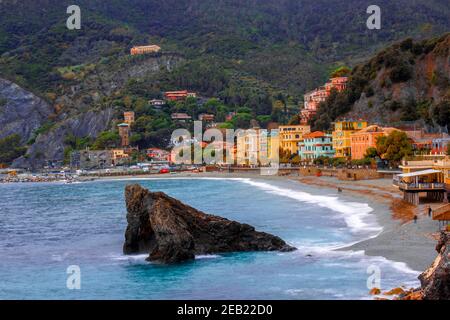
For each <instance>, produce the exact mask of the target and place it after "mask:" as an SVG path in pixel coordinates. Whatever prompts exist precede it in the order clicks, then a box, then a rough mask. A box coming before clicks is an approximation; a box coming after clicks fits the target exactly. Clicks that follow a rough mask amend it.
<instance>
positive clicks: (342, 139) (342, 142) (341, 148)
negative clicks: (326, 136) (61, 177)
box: [333, 120, 367, 158]
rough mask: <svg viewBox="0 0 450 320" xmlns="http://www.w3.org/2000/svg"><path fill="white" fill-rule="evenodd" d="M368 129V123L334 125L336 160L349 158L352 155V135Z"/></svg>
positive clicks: (357, 122)
mask: <svg viewBox="0 0 450 320" xmlns="http://www.w3.org/2000/svg"><path fill="white" fill-rule="evenodd" d="M365 128H367V121H361V120H360V121H337V122H335V123H334V131H333V149H334V150H336V153H335V156H334V157H335V158H349V157H351V155H352V151H351V150H352V148H351V147H352V142H351V135H352V133H355V132H357V131H359V130H362V129H365Z"/></svg>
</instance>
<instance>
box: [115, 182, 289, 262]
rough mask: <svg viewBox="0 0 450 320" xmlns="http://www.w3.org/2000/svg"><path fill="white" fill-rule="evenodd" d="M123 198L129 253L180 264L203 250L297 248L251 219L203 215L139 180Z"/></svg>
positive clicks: (281, 249) (129, 188)
mask: <svg viewBox="0 0 450 320" xmlns="http://www.w3.org/2000/svg"><path fill="white" fill-rule="evenodd" d="M125 199H126V205H127V211H128V213H127V221H128V227H127V230H126V232H125V244H124V247H123V251H124V253H125V254H137V253H149V254H150V255H149V257H148V259H147V260H149V261H157V262H161V263H177V262H181V261H185V260H191V259H194V258H195V255H199V254H213V253H221V252H237V251H276V250H278V251H292V250H295V248H293V247H291V246H289V245H288V244H286V243H285V242H284V241H283V240H282V239H280V238H279V237H276V236H273V235H270V234H268V233H264V232H258V231H255V229H254V228H253V227H252V226H250V225H248V224H241V223H238V222H235V221H230V220H227V219H224V218H221V217H218V216H213V215H209V214H205V213H203V212H201V211H198V210H196V209H194V208H192V207H190V206H188V205H185V204H183V203H182V202H180V201H178V200H176V199H174V198H171V197H169V196H167V195H166V194H164V193H162V192H150V191H149V190H147V189H144V188H142V187H141V186H140V185H137V184H135V185H129V186H127V187H126V188H125Z"/></svg>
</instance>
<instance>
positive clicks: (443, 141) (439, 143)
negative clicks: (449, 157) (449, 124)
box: [431, 133, 450, 155]
mask: <svg viewBox="0 0 450 320" xmlns="http://www.w3.org/2000/svg"><path fill="white" fill-rule="evenodd" d="M439 135H440V136H439V137H435V138H433V139H432V140H431V143H432V145H431V154H435V155H444V154H447V151H448V150H447V149H448V145H449V144H450V136H449V135H448V134H446V133H441V134H439Z"/></svg>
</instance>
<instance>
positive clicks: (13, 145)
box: [0, 134, 26, 164]
mask: <svg viewBox="0 0 450 320" xmlns="http://www.w3.org/2000/svg"><path fill="white" fill-rule="evenodd" d="M25 151H26V148H25V147H22V146H21V144H20V136H19V135H17V134H14V135H10V136H8V137H6V138H4V139H0V164H10V163H11V161H13V160H14V159H16V158H18V157H20V156H22V155H23V154H25Z"/></svg>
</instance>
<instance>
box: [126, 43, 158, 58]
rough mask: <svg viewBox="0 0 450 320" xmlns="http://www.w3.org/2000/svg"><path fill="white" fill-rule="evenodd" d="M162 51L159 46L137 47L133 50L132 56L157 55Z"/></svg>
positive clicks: (131, 51)
mask: <svg viewBox="0 0 450 320" xmlns="http://www.w3.org/2000/svg"><path fill="white" fill-rule="evenodd" d="M159 51H161V47H160V46H157V45H148V46H136V47H133V48H131V50H130V54H131V55H132V56H135V55H139V54H146V53H156V52H159Z"/></svg>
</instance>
